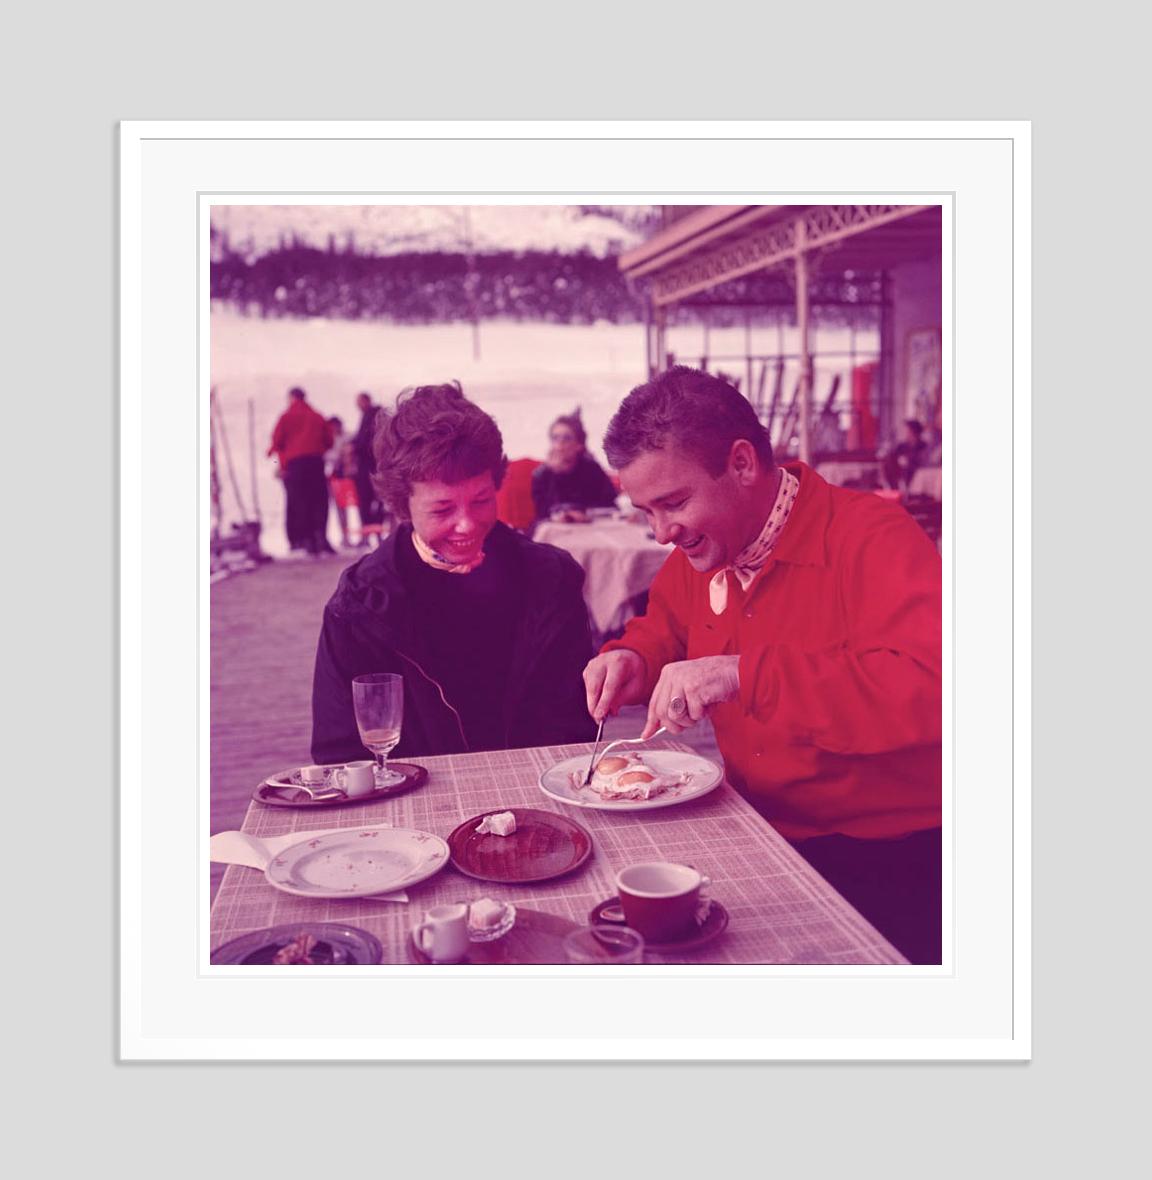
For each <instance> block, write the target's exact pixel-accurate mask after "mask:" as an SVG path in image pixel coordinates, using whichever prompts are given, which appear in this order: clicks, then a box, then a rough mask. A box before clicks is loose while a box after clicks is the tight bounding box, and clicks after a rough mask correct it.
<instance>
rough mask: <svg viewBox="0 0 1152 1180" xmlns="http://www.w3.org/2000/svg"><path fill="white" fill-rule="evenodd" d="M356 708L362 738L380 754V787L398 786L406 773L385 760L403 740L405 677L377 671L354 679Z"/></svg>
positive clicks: (353, 691) (377, 759) (365, 743)
mask: <svg viewBox="0 0 1152 1180" xmlns="http://www.w3.org/2000/svg"><path fill="white" fill-rule="evenodd" d="M352 707H353V708H354V709H355V711H356V728H357V729H359V730H360V740H361V741H362V742H363V743H364V745H365V746H367V747H368V749H369V750H371V751H372V753H373V754H375V755H376V762H377V766H376V787H377V789H379V788H381V787H394V786H396V784H397V783H402V782H403V781H404V776H403V775H402V774H398V773H397V772H396V771H394V770H389V769H388V763H387V762H386V761H385V759H386V758H387V757H388V754H389V753H390V752H391V750H392V749H393V748H394V747H395V745H396V743H397V742H398V741H399V740H400V725H401V723H402V721H403V720H404V677H403V676H397V675H396V674H395V673H394V672H373V673H372V674H371V675H369V676H357V677H355V678H354V679H353V681H352Z"/></svg>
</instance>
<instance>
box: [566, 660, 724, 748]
mask: <svg viewBox="0 0 1152 1180" xmlns="http://www.w3.org/2000/svg"><path fill="white" fill-rule="evenodd" d="M593 663H595V661H593ZM589 667H591V664H590V665H589ZM584 678H585V681H587V678H588V673H587V672H585V673H584ZM739 695H740V657H739V656H702V657H701V658H700V659H698V660H678V661H677V662H676V663H674V664H665V665H664V670H663V671H662V672H661V673H660V679H659V680H658V681H657V682H656V688H655V690H654V691H653V693H652V699H651V700H650V701H649V702H648V721H647V723H646V724H645V726H644V732H643V733H641V735H640V736H641V738H650V737H651V736H652V735H653V734H654V733H655V732H656V731H657V730H658V729H659V728H660V727H661V726H662V725H663V726H665V727H666V728H667V730H668V732H669V733H681V732H682V731H683V730H685V729H687V728H688V727H689V726H690V725H695V724H696V722H697V721H699V720H700V719H701V718H703V717H705V716H706V715H707V713H708V710H709V709H710V708H711V707H712V706H713V705H719V704H722V703H723V702H724V701H733V700H735V699H736V698H737V697H738V696H739Z"/></svg>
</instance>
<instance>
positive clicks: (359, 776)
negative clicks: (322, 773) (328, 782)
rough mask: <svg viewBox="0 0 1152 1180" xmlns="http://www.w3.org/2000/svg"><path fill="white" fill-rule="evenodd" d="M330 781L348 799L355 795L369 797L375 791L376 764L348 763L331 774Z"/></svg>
mask: <svg viewBox="0 0 1152 1180" xmlns="http://www.w3.org/2000/svg"><path fill="white" fill-rule="evenodd" d="M332 781H333V782H334V783H335V784H336V786H338V787H339V788H340V790H342V791H343V792H344V794H345V795H347V796H348V797H349V798H350V799H351V798H355V796H357V795H370V794H371V793H372V792H373V791H374V790H376V763H375V762H349V763H348V765H347V766H341V767H340V768H339V769H338V770H336V771H334V772H333V774H332Z"/></svg>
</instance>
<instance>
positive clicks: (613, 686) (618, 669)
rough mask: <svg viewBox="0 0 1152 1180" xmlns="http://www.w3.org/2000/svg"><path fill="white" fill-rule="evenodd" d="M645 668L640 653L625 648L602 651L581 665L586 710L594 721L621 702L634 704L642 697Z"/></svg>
mask: <svg viewBox="0 0 1152 1180" xmlns="http://www.w3.org/2000/svg"><path fill="white" fill-rule="evenodd" d="M646 671H647V668H646V666H645V663H644V658H643V656H641V655H639V654H638V653H637V652H634V651H630V650H629V649H627V648H617V649H616V650H615V651H609V652H605V653H604V654H603V655H600V656H596V657H595V658H594V659H592V660H589V661H588V665H587V666H586V667H585V669H584V690H585V692H586V693H587V695H588V712H589V713H591V714H592V716H593V718H594V719H595V720H596V722H597V723H599V722H601V721H603V720H604V718H605V717H606V716H608V714H609V713H616V712H618V711H619V709H620V707H621V705H634V704H636V703H637V702H638V701H640V700H642V699H643V694H644V678H645V672H646Z"/></svg>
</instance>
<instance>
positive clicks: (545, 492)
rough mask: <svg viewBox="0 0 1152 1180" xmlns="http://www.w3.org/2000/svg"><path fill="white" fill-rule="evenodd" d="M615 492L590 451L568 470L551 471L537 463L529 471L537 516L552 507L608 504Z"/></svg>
mask: <svg viewBox="0 0 1152 1180" xmlns="http://www.w3.org/2000/svg"><path fill="white" fill-rule="evenodd" d="M616 496H617V492H616V489H615V488H614V487H613V486H612V481H611V480H610V479H609V478H608V473H607V472H606V471H605V470H604V468H603V467H601V466H600V464H599V463H597V462H596V460H595V459H593V458H592V457H591V456H590V455H581V456H580V458H579V459H578V460H577V462H576V466H575V467H574V468H573V469H572V470H571V471H553V470H552V468H551V467H549V466H548V464H547V463H541V464H540V466H539V467H537V468H536V470H535V471H533V472H532V503H533V504H534V505H535V508H536V519H537V520H547V519H548V517H549V516H550V515H551V514H552V511H553V509H555V508H611V507H613V506H614V505H615V503H616Z"/></svg>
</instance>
